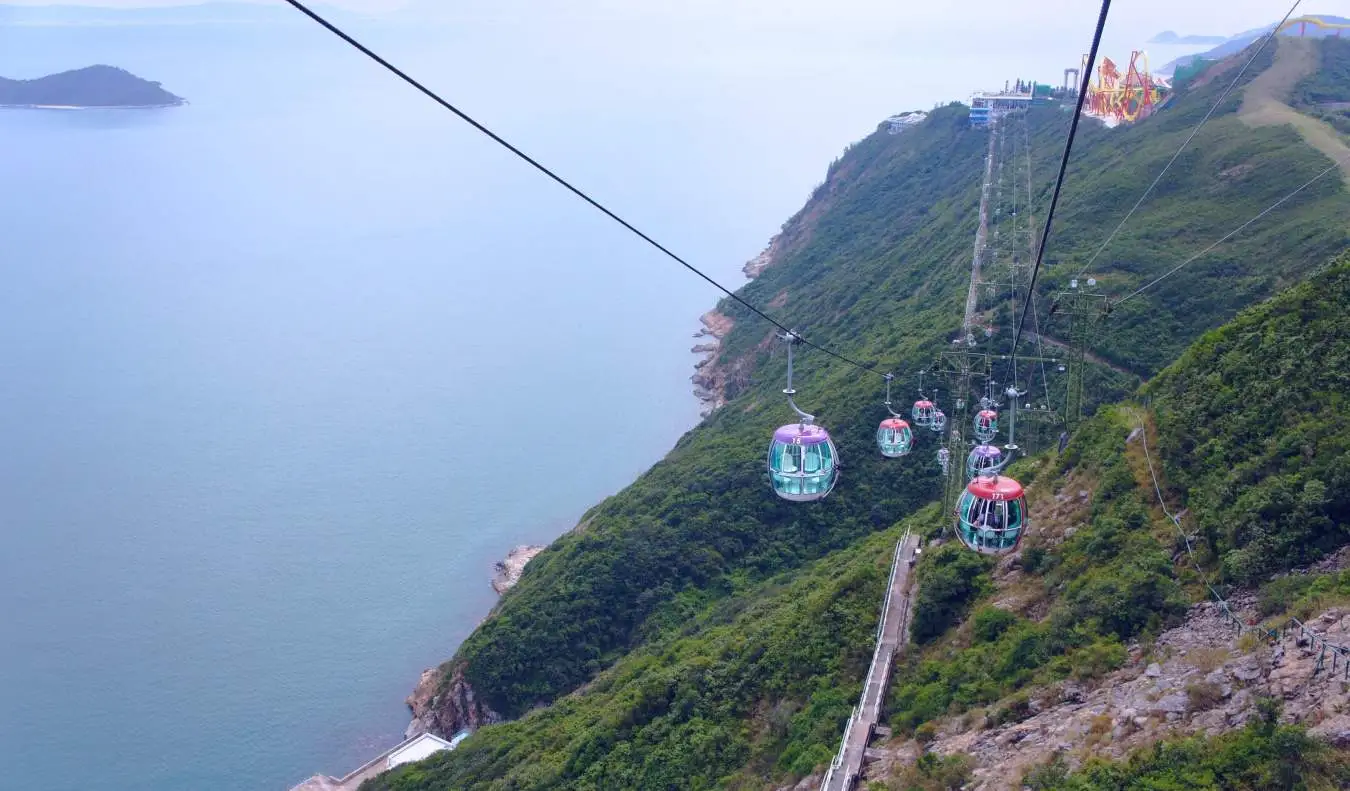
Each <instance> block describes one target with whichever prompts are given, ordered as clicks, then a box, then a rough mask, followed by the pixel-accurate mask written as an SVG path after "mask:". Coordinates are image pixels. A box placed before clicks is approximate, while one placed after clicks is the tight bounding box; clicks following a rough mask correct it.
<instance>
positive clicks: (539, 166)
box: [285, 0, 885, 376]
mask: <svg viewBox="0 0 1350 791" xmlns="http://www.w3.org/2000/svg"><path fill="white" fill-rule="evenodd" d="M285 2H286V3H288V4H289V5H290V6H292V7H293V8H295V10H297V11H299V12H300V13H302V14H304V15H305V16H307V17H309V18H310V19H311V20H313V21H314V22H316V23H318V24H319V25H320V26H321V27H323V28H324V29H325V30H327V31H328V32H329V33H332V34H333V35H334V36H337V37H338V38H340V39H342V40H343V41H344V42H346V43H347V44H349V45H351V46H352V47H353V48H355V49H356V50H358V51H359V52H361V54H363V55H365V56H366V57H368V58H370V59H371V60H373V61H375V62H376V63H378V64H379V65H380V66H383V67H384V68H385V69H386V70H388V71H389V72H390V73H392V74H394V75H395V76H397V77H398V78H399V79H401V80H403V81H404V82H406V83H407V84H408V85H411V86H412V87H413V88H416V89H417V90H418V91H420V92H421V93H422V94H424V95H426V96H427V98H429V99H431V100H432V101H434V102H436V103H437V104H439V105H440V106H441V107H444V108H445V109H447V110H449V111H450V112H452V113H454V114H455V115H456V116H458V117H459V119H460V120H461V121H464V122H465V123H467V124H468V125H469V126H472V127H473V128H474V129H476V130H478V131H479V132H481V133H483V134H484V135H486V136H487V137H488V138H490V139H491V140H492V141H493V142H494V143H497V144H498V145H500V146H501V147H502V148H505V149H506V150H507V151H510V152H511V153H512V154H515V155H516V156H517V157H518V158H520V159H521V160H523V161H525V162H526V163H528V164H529V165H531V166H532V167H534V169H536V170H538V171H539V172H540V173H543V174H544V175H545V176H548V177H549V178H550V179H552V180H553V181H555V182H557V183H558V184H559V185H561V186H562V187H563V188H565V189H566V190H567V191H569V192H571V193H572V194H573V195H575V196H577V197H578V198H581V199H582V200H583V201H585V202H586V203H589V204H590V205H591V206H592V207H593V208H595V209H596V210H598V211H599V212H601V213H602V214H604V215H605V216H606V217H608V218H610V219H611V220H613V221H614V222H616V223H618V224H619V225H622V226H623V227H624V228H626V229H627V230H628V231H630V232H632V233H633V234H634V235H635V236H637V237H638V238H639V239H641V240H642V241H644V242H646V243H647V244H649V245H651V246H652V247H654V248H656V249H657V250H658V251H660V252H661V253H664V254H665V255H666V257H668V258H670V259H671V260H673V261H675V262H676V263H678V264H679V265H680V266H683V267H684V268H685V269H688V270H689V271H690V272H693V273H694V274H695V275H698V276H699V277H700V278H702V279H703V280H704V281H706V282H707V283H709V284H710V285H712V286H713V287H714V288H716V289H717V290H718V291H721V292H722V293H723V294H726V295H727V296H728V297H730V298H731V299H732V300H734V301H736V302H737V303H739V304H740V305H741V306H742V307H744V308H746V309H747V310H749V311H750V312H751V313H754V314H755V315H756V316H759V317H760V318H761V319H764V320H765V321H767V322H768V323H770V324H772V325H773V326H775V327H777V328H778V329H780V330H782V331H783V332H784V333H787V334H788V335H790V336H792V337H794V338H796V340H797V342H799V343H801V344H802V345H804V346H809V347H811V348H812V349H815V350H816V351H820V352H824V353H825V354H827V355H829V356H831V357H833V358H835V359H836V360H840V361H842V362H845V363H848V364H849V365H852V366H853V367H855V368H858V369H860V370H863V371H866V372H868V373H872V374H876V375H877V376H885V374H883V373H881V372H880V371H878V370H876V368H875V366H868V365H864V364H863V363H860V362H858V361H857V360H854V359H852V358H850V357H848V356H846V355H843V354H840V353H839V352H836V351H834V350H832V349H829V348H827V347H825V346H821V345H820V344H818V343H813V342H812V341H810V340H808V339H806V338H804V337H802V335H801V333H799V332H797V331H795V330H793V329H790V328H789V327H788V326H787V325H786V324H783V323H782V322H780V321H778V320H777V319H775V318H773V317H772V316H770V315H769V314H767V313H765V312H764V311H762V310H760V309H759V308H757V307H755V306H754V305H752V304H751V303H750V302H748V301H746V300H745V299H744V298H742V297H740V296H738V295H737V294H736V293H735V292H733V291H732V290H731V289H729V288H727V287H726V286H724V285H722V284H721V283H719V282H717V281H716V280H714V279H713V278H712V277H710V276H709V275H707V274H705V273H704V272H703V271H702V270H700V269H699V268H698V267H696V266H694V265H693V264H691V263H689V262H688V261H686V260H685V259H683V258H681V257H680V256H679V255H676V254H675V253H674V252H673V251H671V250H670V248H668V247H666V246H665V245H663V244H661V243H660V242H658V241H656V240H655V239H653V238H652V237H651V236H648V235H647V234H646V233H644V232H643V231H641V230H640V229H638V227H637V226H635V225H633V224H632V223H630V222H628V221H627V220H625V219H624V218H623V217H620V216H619V215H618V214H616V213H615V212H613V211H611V210H610V209H609V208H608V207H607V206H605V205H604V204H602V203H600V201H598V200H596V199H595V198H592V197H591V196H590V195H589V194H587V193H586V192H584V191H583V190H582V189H580V188H579V187H576V186H574V185H573V184H572V183H571V182H570V181H568V180H567V179H565V178H563V177H562V176H560V175H558V174H557V173H556V172H554V171H553V170H551V169H550V168H548V167H547V166H545V165H544V164H543V163H541V162H539V160H537V159H535V158H534V157H532V156H530V155H529V154H526V153H525V152H524V151H522V150H521V149H519V148H517V147H516V146H515V145H513V144H512V143H510V142H508V141H507V140H506V139H505V138H503V137H502V136H501V135H499V134H497V133H496V132H494V131H492V130H491V129H489V128H488V127H487V126H485V125H484V124H482V123H481V122H479V121H478V120H476V119H475V118H473V116H470V115H469V114H468V113H466V112H464V111H463V110H461V109H459V108H458V107H456V106H455V105H453V104H451V103H450V102H448V101H446V100H445V99H444V98H442V97H441V96H440V94H438V93H436V92H435V91H433V90H431V89H430V88H428V87H427V86H425V85H423V84H422V83H421V82H419V81H418V80H416V79H415V78H413V77H412V76H411V75H409V74H408V73H407V72H405V71H403V70H402V69H400V68H399V67H397V66H395V65H394V64H393V63H390V62H389V61H388V60H386V59H385V58H383V57H381V56H380V55H379V54H377V53H376V52H375V51H374V50H372V49H370V48H369V47H367V46H366V45H365V44H362V43H361V42H360V41H358V40H357V39H356V38H354V37H353V36H351V35H350V34H349V33H347V32H346V31H344V30H342V29H341V28H339V27H338V26H337V25H334V24H333V23H332V22H329V21H328V20H327V19H325V18H324V17H323V16H321V15H319V14H318V13H316V12H315V11H313V10H312V9H310V8H309V6H307V5H305V3H303V2H301V1H300V0H285Z"/></svg>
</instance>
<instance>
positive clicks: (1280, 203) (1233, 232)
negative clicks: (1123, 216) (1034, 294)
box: [1111, 160, 1350, 308]
mask: <svg viewBox="0 0 1350 791" xmlns="http://www.w3.org/2000/svg"><path fill="white" fill-rule="evenodd" d="M1347 162H1350V160H1347ZM1345 164H1346V162H1340V161H1333V162H1332V163H1331V165H1330V166H1329V167H1327V168H1326V169H1325V170H1323V171H1322V172H1320V173H1318V174H1317V175H1316V176H1313V177H1312V178H1310V179H1308V180H1307V181H1305V182H1303V184H1302V185H1300V186H1299V187H1298V188H1297V189H1295V190H1294V191H1293V192H1291V193H1289V194H1288V195H1285V196H1284V197H1283V198H1280V199H1279V200H1277V201H1275V202H1274V203H1272V204H1270V205H1269V206H1267V207H1266V208H1264V209H1262V210H1261V212H1260V213H1259V214H1257V215H1256V216H1255V217H1252V218H1251V219H1250V220H1247V221H1246V222H1244V223H1243V224H1241V225H1239V226H1238V227H1236V228H1234V229H1233V230H1231V231H1229V232H1228V233H1226V234H1224V235H1223V237H1222V238H1221V239H1219V240H1218V241H1217V242H1214V243H1213V244H1211V245H1210V246H1209V247H1206V248H1205V249H1203V250H1201V251H1200V252H1198V253H1196V254H1195V255H1193V256H1191V257H1190V258H1187V259H1186V260H1185V261H1182V262H1181V263H1179V264H1177V265H1176V266H1174V267H1172V268H1171V269H1169V270H1167V272H1165V273H1164V274H1162V275H1161V276H1159V277H1157V278H1154V279H1153V280H1152V281H1150V282H1149V283H1148V284H1146V285H1143V286H1140V287H1139V288H1137V289H1135V290H1134V291H1132V292H1130V293H1129V294H1128V295H1126V296H1124V297H1122V298H1120V299H1118V300H1116V301H1115V302H1113V303H1111V307H1113V308H1114V307H1115V306H1117V305H1120V304H1122V303H1125V302H1128V301H1129V300H1131V299H1134V298H1135V297H1137V296H1139V295H1140V294H1142V293H1144V292H1145V291H1147V290H1149V289H1150V288H1153V287H1154V286H1156V285H1158V284H1159V283H1161V282H1162V281H1164V280H1166V279H1167V278H1169V277H1171V276H1172V275H1174V274H1176V273H1177V272H1180V271H1181V269H1182V268H1183V267H1185V266H1187V265H1188V264H1190V263H1191V262H1192V261H1194V260H1196V259H1197V258H1200V257H1201V256H1203V255H1205V254H1206V253H1208V252H1209V251H1211V250H1213V249H1214V248H1216V247H1218V246H1219V245H1221V244H1223V243H1224V242H1226V241H1228V240H1229V239H1232V238H1233V237H1234V236H1237V235H1238V234H1239V233H1241V232H1242V231H1243V230H1244V229H1245V228H1246V227H1247V226H1249V225H1251V224H1252V223H1254V222H1256V221H1257V220H1259V219H1261V218H1262V217H1265V216H1266V215H1267V214H1270V213H1271V212H1273V211H1275V210H1276V209H1278V208H1279V207H1280V206H1283V205H1284V204H1285V203H1286V202H1288V201H1289V200H1290V199H1291V198H1293V197H1294V196H1295V195H1297V194H1299V193H1300V192H1302V191H1303V190H1305V189H1307V188H1308V187H1311V186H1312V185H1313V183H1314V182H1316V181H1317V180H1318V179H1320V178H1322V177H1323V176H1325V175H1327V174H1328V173H1330V172H1331V171H1333V170H1335V169H1336V168H1339V167H1342V166H1343V165H1345Z"/></svg>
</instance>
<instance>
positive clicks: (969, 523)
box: [956, 476, 1028, 555]
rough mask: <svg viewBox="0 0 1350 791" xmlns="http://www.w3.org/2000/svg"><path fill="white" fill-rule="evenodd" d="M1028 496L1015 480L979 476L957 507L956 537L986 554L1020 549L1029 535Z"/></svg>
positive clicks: (967, 487) (962, 494)
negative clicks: (1024, 537) (1027, 533)
mask: <svg viewBox="0 0 1350 791" xmlns="http://www.w3.org/2000/svg"><path fill="white" fill-rule="evenodd" d="M1027 525H1028V519H1027V497H1026V493H1025V492H1024V491H1023V490H1022V484H1020V483H1018V482H1017V481H1015V480H1013V479H1012V478H1005V477H999V476H990V477H979V478H976V479H975V480H973V481H971V482H970V484H969V485H967V486H966V490H965V491H964V492H962V493H961V499H960V500H959V501H958V502H957V504H956V535H957V537H959V538H960V539H961V543H963V544H965V545H966V546H967V547H969V548H971V549H973V550H975V551H976V552H980V553H983V554H986V555H1003V554H1007V553H1009V552H1012V551H1013V550H1015V549H1017V547H1018V545H1019V544H1021V543H1022V536H1024V535H1026V531H1027Z"/></svg>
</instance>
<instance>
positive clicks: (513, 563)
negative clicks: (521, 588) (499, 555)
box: [492, 544, 547, 596]
mask: <svg viewBox="0 0 1350 791" xmlns="http://www.w3.org/2000/svg"><path fill="white" fill-rule="evenodd" d="M545 549H547V547H542V546H536V545H531V544H521V545H520V546H518V547H516V548H514V549H512V550H511V551H510V552H508V553H506V557H505V558H504V559H502V560H499V561H497V565H496V566H494V567H493V568H494V569H495V572H494V573H493V575H492V589H493V590H495V591H497V595H498V596H500V595H501V594H503V593H506V592H507V591H508V590H510V589H511V588H512V587H514V586H515V584H516V583H517V582H520V575H521V574H523V573H525V564H526V563H529V562H530V561H531V560H533V559H534V556H535V555H538V554H539V553H540V552H543V551H544V550H545Z"/></svg>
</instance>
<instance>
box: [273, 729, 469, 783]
mask: <svg viewBox="0 0 1350 791" xmlns="http://www.w3.org/2000/svg"><path fill="white" fill-rule="evenodd" d="M467 735H468V734H467V733H461V734H459V735H457V736H456V737H455V738H454V739H453V740H452V741H448V742H447V741H446V740H445V739H442V738H441V737H439V736H435V735H433V734H430V733H421V734H418V735H417V736H414V737H412V738H411V739H407V740H405V741H402V742H400V743H398V744H396V745H394V746H393V747H391V748H389V749H388V750H385V751H384V752H382V753H380V754H379V755H377V756H375V757H374V758H372V759H370V760H369V761H367V762H365V763H364V764H362V765H361V766H360V767H358V768H357V769H356V770H355V771H353V772H352V773H351V774H349V775H347V776H346V777H342V778H337V777H330V776H328V775H314V776H313V777H311V778H309V779H308V780H306V781H305V782H303V783H301V784H300V785H298V786H292V787H291V791H356V789H357V788H359V787H360V786H361V784H362V783H364V782H365V781H366V780H369V779H370V778H372V777H374V776H375V775H378V774H380V773H382V772H387V771H389V770H390V769H393V768H395V767H397V766H402V765H403V764H409V763H413V762H415V761H420V760H422V759H423V758H429V757H431V756H433V755H435V754H436V753H438V752H441V751H442V750H453V749H455V748H456V747H458V746H459V743H460V742H462V741H464V737H465V736H467Z"/></svg>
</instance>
